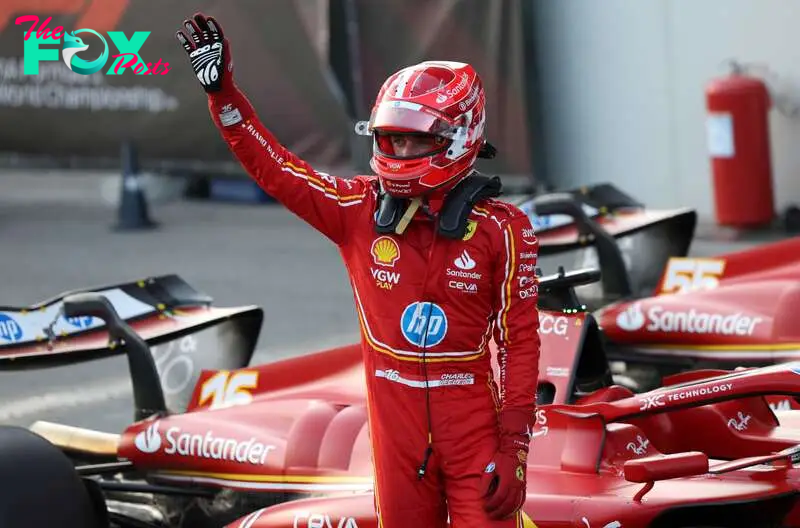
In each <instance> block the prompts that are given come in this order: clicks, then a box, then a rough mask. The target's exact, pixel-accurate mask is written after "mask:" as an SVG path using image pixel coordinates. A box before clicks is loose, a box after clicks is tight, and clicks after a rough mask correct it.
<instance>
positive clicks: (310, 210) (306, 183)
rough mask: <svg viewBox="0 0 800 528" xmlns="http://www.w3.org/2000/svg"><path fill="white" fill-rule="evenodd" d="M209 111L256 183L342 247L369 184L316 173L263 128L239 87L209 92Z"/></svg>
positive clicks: (358, 179)
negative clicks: (221, 91) (222, 91)
mask: <svg viewBox="0 0 800 528" xmlns="http://www.w3.org/2000/svg"><path fill="white" fill-rule="evenodd" d="M208 107H209V111H210V112H211V117H212V119H213V120H214V123H215V124H216V125H217V128H218V129H219V130H220V133H221V134H222V137H223V138H224V139H225V142H226V143H227V144H228V148H230V150H231V151H232V152H233V154H234V155H235V156H236V158H237V159H238V160H239V162H240V163H241V164H242V166H243V167H244V169H245V170H246V171H247V173H248V174H249V175H250V176H251V177H252V178H253V179H254V180H255V181H256V182H257V183H258V185H259V186H260V187H261V188H262V189H263V190H264V191H265V192H267V193H268V194H269V195H270V196H272V197H273V198H275V199H276V200H278V201H279V202H281V203H282V204H283V205H284V206H285V207H286V208H287V209H289V210H290V211H292V212H293V213H294V214H296V215H297V216H299V217H300V218H302V219H303V220H305V221H306V222H308V223H309V224H310V225H311V226H312V227H314V228H315V229H317V230H318V231H320V232H321V233H322V234H324V235H325V236H326V237H328V238H329V239H330V240H332V241H333V242H334V243H336V244H339V245H341V244H342V243H344V238H345V236H346V233H347V232H348V226H347V224H348V223H349V222H350V219H355V218H356V215H357V214H358V210H359V209H360V207H361V205H362V204H365V203H366V202H367V200H366V195H367V193H368V192H372V190H371V188H370V184H369V182H368V181H366V180H363V179H360V178H356V179H352V180H349V179H345V178H337V177H334V176H330V175H329V174H326V173H324V172H318V171H315V170H314V169H313V168H312V167H311V166H310V165H309V164H308V163H306V162H305V161H303V160H301V159H300V158H298V157H297V156H295V155H294V154H292V153H291V152H289V151H288V150H287V149H286V148H284V147H283V145H281V144H280V143H279V142H278V140H277V139H276V138H275V137H274V136H273V135H272V134H271V133H270V132H269V130H267V129H266V127H264V125H263V124H262V123H261V121H259V119H258V116H257V115H256V113H255V110H254V109H253V106H252V105H251V104H250V101H248V99H247V97H246V96H245V95H244V94H243V93H242V92H241V91H239V89H238V88H233V89H231V90H227V91H225V92H224V93H213V94H209V98H208Z"/></svg>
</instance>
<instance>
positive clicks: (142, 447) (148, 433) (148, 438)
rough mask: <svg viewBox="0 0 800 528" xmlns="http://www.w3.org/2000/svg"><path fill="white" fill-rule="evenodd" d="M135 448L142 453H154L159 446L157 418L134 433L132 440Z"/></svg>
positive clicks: (159, 437)
mask: <svg viewBox="0 0 800 528" xmlns="http://www.w3.org/2000/svg"><path fill="white" fill-rule="evenodd" d="M133 443H134V444H135V445H136V447H137V449H139V451H141V452H142V453H155V452H156V451H158V450H159V448H160V447H161V435H160V434H159V433H158V420H156V421H155V422H153V424H152V425H151V426H150V427H148V428H147V429H145V430H144V431H142V432H140V433H139V434H137V435H136V438H135V439H134V440H133Z"/></svg>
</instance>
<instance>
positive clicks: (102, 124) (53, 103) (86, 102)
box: [0, 0, 531, 173]
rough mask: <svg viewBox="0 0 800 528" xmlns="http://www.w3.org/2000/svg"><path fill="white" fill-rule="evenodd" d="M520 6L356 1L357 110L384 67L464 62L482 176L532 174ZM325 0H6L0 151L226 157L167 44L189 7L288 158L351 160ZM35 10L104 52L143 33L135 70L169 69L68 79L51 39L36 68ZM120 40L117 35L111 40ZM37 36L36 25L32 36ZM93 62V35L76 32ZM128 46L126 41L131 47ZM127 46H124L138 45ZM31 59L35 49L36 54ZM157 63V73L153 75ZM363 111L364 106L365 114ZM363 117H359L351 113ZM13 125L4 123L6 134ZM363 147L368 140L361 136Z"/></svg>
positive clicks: (0, 44)
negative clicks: (476, 102)
mask: <svg viewBox="0 0 800 528" xmlns="http://www.w3.org/2000/svg"><path fill="white" fill-rule="evenodd" d="M518 3H519V2H501V1H489V0H461V1H449V2H440V1H435V0H396V1H394V0H393V1H380V2H375V1H371V0H356V2H355V5H356V9H355V11H356V17H357V20H358V21H359V32H358V34H359V35H360V36H359V40H358V43H357V47H358V48H359V53H360V56H361V58H362V61H363V65H362V72H363V80H362V84H363V96H362V98H363V101H362V104H361V105H359V106H360V107H361V108H362V109H367V111H368V109H369V108H370V106H371V103H372V99H373V97H374V95H375V94H376V92H377V89H378V87H379V85H380V83H381V82H382V80H383V79H384V78H385V77H386V76H387V75H388V74H389V73H391V72H392V71H394V70H396V69H398V68H400V67H402V66H404V65H406V64H409V63H413V62H417V61H420V60H424V59H428V58H431V59H432V58H437V59H442V58H447V59H453V60H465V61H469V62H472V63H474V64H475V65H476V66H477V68H478V69H479V71H480V73H481V74H482V75H483V77H484V79H485V83H486V85H487V89H488V91H489V102H488V104H489V111H490V118H489V123H488V128H489V134H490V138H491V140H492V141H493V142H494V143H495V144H496V145H497V146H498V147H499V149H500V152H499V156H498V158H497V160H496V161H493V162H492V165H491V167H490V170H492V171H494V172H500V173H509V172H510V173H529V172H530V166H531V164H530V159H529V158H530V156H529V150H530V147H529V139H528V133H527V124H526V121H525V91H524V89H523V82H522V79H523V72H522V67H523V65H522V50H521V43H522V39H521V33H520V28H521V23H520V21H519V13H517V12H516V11H518V9H516V8H515V7H513V6H516V5H517V4H518ZM328 4H329V2H328V0H269V1H268V2H264V1H257V0H237V1H236V2H231V1H229V0H228V1H225V0H200V1H197V0H195V1H191V2H190V1H186V0H172V1H169V2H152V1H145V0H130V1H128V0H103V1H87V0H36V1H33V2H32V1H30V0H4V1H3V2H2V6H0V122H2V123H4V124H6V126H3V127H0V151H4V152H17V153H20V154H23V155H33V156H37V155H41V156H57V157H66V156H70V157H84V158H92V157H105V158H114V157H116V156H117V155H118V152H119V148H120V144H121V143H122V142H124V141H125V140H128V139H133V140H135V141H136V144H137V146H138V149H139V152H140V155H141V156H142V158H143V160H154V159H161V160H187V161H192V162H196V161H229V160H232V157H231V155H230V153H229V151H228V149H227V147H226V146H225V144H224V143H223V142H222V141H221V140H220V138H219V135H218V133H217V131H216V130H215V129H214V127H213V125H212V123H211V120H210V119H209V115H208V109H207V106H206V99H205V95H204V93H203V91H202V89H201V88H200V86H199V84H198V83H197V81H196V80H195V79H194V78H193V74H192V72H191V70H190V68H189V65H188V62H187V58H186V57H185V54H184V51H183V49H182V48H181V47H180V46H179V45H178V44H177V42H176V41H175V39H174V36H173V35H174V32H175V30H176V29H177V28H178V27H179V25H180V23H181V21H182V20H183V19H184V18H185V17H186V16H187V15H190V14H191V13H193V12H194V11H203V12H205V13H207V14H211V15H214V16H216V17H217V18H218V19H219V20H220V22H221V23H222V24H223V26H224V28H225V30H226V32H227V33H228V34H229V35H230V36H231V37H232V41H233V42H232V46H233V52H234V57H235V59H236V65H235V68H236V78H237V81H238V83H239V85H240V86H242V88H243V89H244V90H246V92H247V94H248V96H249V98H250V99H251V101H252V102H253V104H254V105H255V107H256V108H257V109H258V112H259V114H260V116H261V118H262V119H263V121H264V122H265V124H266V125H267V126H268V127H269V128H270V129H272V131H273V132H274V133H275V134H276V135H277V137H278V138H279V139H280V140H281V141H282V142H283V143H284V144H285V145H286V146H287V147H288V148H290V149H291V150H293V151H294V152H295V153H297V154H298V155H300V156H301V157H304V158H306V159H307V160H308V161H310V162H312V163H315V164H319V165H320V166H324V167H334V166H342V165H347V164H349V162H350V156H351V153H350V151H351V145H352V143H351V142H352V138H351V137H350V135H351V134H353V128H352V127H353V125H352V123H353V117H352V116H349V115H348V112H347V111H346V103H345V100H344V97H343V96H342V91H341V89H340V87H339V84H338V82H337V81H336V79H335V77H334V76H333V75H332V73H331V69H330V68H329V49H328V42H329V39H328V34H329V19H328V8H329V5H328ZM25 15H36V16H38V17H39V21H40V22H39V24H37V26H36V27H37V29H38V28H39V26H40V25H41V24H42V23H43V22H44V21H45V20H46V19H47V18H48V17H52V19H51V20H50V21H49V22H48V23H47V27H48V28H51V29H56V28H57V27H58V26H63V27H64V28H65V29H66V30H67V31H74V30H79V29H84V28H88V29H91V30H94V31H96V32H98V33H99V34H100V35H102V36H103V37H104V38H105V40H106V42H107V43H108V49H109V53H110V56H113V55H114V54H117V53H120V51H119V48H120V46H118V45H117V44H118V43H119V42H120V41H121V42H122V43H123V46H122V47H123V48H124V47H125V42H127V40H128V39H131V42H132V43H134V41H135V40H136V38H135V37H134V38H132V36H133V34H134V33H135V32H137V31H138V32H148V31H149V32H150V33H149V35H147V36H146V37H145V36H144V35H143V34H140V35H138V37H139V38H145V40H144V42H143V44H142V45H141V47H140V49H139V51H138V53H139V55H140V56H141V57H142V59H143V60H144V61H145V62H149V63H153V64H155V63H157V62H158V61H159V60H160V61H161V64H168V68H169V71H167V72H166V73H165V74H164V75H134V74H133V73H132V72H131V71H130V68H127V69H124V70H123V72H122V74H119V75H114V74H110V75H109V74H106V72H107V71H109V70H111V71H113V67H112V65H113V64H114V59H112V58H109V60H108V62H107V63H106V65H105V67H103V69H101V70H100V71H99V72H97V73H92V74H90V75H81V74H78V73H74V72H72V71H70V69H69V68H68V67H67V66H66V65H65V61H64V60H63V58H64V55H63V53H62V50H61V48H62V45H63V43H64V39H63V38H61V39H60V42H56V41H52V40H51V41H50V43H47V44H43V45H42V46H41V48H42V49H48V48H49V50H50V51H48V52H46V53H50V56H49V57H46V58H45V60H40V61H39V62H38V74H36V75H31V74H29V75H26V74H25V71H24V70H25V59H24V58H23V57H25V56H27V58H28V67H29V68H31V67H35V64H36V61H35V60H33V61H32V60H30V59H31V55H32V52H31V51H30V50H28V52H25V46H24V44H25V41H24V35H25V33H26V32H27V31H29V30H30V28H31V25H32V23H33V21H27V22H25V23H23V24H20V25H16V24H15V20H16V19H17V18H18V17H20V16H25ZM114 31H117V32H122V35H119V34H116V35H113V34H109V32H114ZM35 36H36V32H35V30H34V32H33V34H32V35H31V39H30V40H33V38H34V37H35ZM76 36H78V37H80V38H81V39H83V41H84V43H85V44H87V45H88V46H89V49H88V50H86V51H85V52H82V53H81V54H80V55H79V57H80V58H82V59H84V60H86V61H90V62H91V61H93V60H94V59H96V58H98V57H99V56H100V51H101V50H102V49H103V45H102V41H101V40H100V38H99V37H98V36H95V35H94V34H92V33H90V32H83V33H81V34H79V35H76ZM130 46H131V45H128V47H130ZM135 47H136V46H135V45H134V46H133V48H134V49H135ZM33 53H35V52H33ZM165 68H166V67H162V68H161V71H164V70H165ZM362 111H363V110H362ZM357 117H359V118H366V117H367V116H357ZM9 124H10V126H8V125H9ZM367 141H368V140H367Z"/></svg>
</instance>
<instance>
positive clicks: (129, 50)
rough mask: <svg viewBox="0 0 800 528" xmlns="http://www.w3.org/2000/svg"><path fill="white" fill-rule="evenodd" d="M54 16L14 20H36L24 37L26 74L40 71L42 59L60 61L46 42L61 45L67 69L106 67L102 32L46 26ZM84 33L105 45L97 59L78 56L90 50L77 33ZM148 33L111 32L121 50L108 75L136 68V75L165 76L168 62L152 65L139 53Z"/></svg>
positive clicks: (81, 70)
mask: <svg viewBox="0 0 800 528" xmlns="http://www.w3.org/2000/svg"><path fill="white" fill-rule="evenodd" d="M51 19H52V17H48V18H47V19H46V20H45V21H44V22H43V23H42V24H41V25H39V17H38V16H36V15H23V16H20V17H17V19H16V20H15V21H14V24H16V25H21V24H25V23H26V22H33V24H32V25H31V27H30V29H28V31H27V33H25V37H24V40H25V47H24V54H25V56H24V58H23V64H24V67H23V71H24V73H25V75H36V74H38V73H39V62H41V61H57V60H58V58H59V57H58V56H59V50H58V49H56V48H49V47H48V48H42V47H41V46H42V45H43V44H61V58H62V59H63V60H64V64H66V65H67V68H69V69H70V70H72V71H74V72H75V73H80V74H81V75H91V74H93V73H97V72H99V71H100V70H102V69H103V67H104V66H105V65H106V63H107V62H108V59H109V46H108V42H107V41H106V39H105V37H103V35H101V34H100V33H98V32H97V31H95V30H93V29H76V30H75V31H73V32H72V33H68V32H66V31H64V27H63V26H56V28H55V29H51V28H49V27H47V23H48V22H50V20H51ZM37 25H39V27H38V29H37V28H36V26H37ZM34 29H36V33H35V34H34V33H33V31H34ZM81 33H89V34H92V35H95V36H96V37H98V38H99V39H100V42H101V43H102V44H103V51H102V53H100V56H99V57H98V58H96V59H94V60H92V61H87V60H84V59H81V58H80V57H78V56H77V54H78V53H80V52H81V51H86V50H87V49H89V45H88V44H86V43H85V42H84V41H83V39H81V38H80V37H79V36H78V35H79V34H81ZM62 36H63V38H64V41H63V43H62V42H61V38H62ZM149 36H150V32H149V31H136V32H134V34H133V35H131V37H130V38H128V37H126V36H125V34H124V33H123V32H122V31H109V32H108V37H109V38H110V39H111V42H112V43H113V44H114V46H116V48H117V50H119V53H117V54H116V55H111V57H110V58H112V59H114V62H113V63H112V64H111V67H110V68H109V69H108V70H107V71H106V75H119V74H121V73H123V72H124V71H125V68H131V69H133V73H135V74H137V75H143V74H144V75H159V74H160V75H165V74H166V73H167V72H168V71H169V70H170V67H169V63H168V62H164V63H162V62H161V59H158V62H157V63H156V64H155V65H153V63H151V62H148V63H145V62H144V61H143V60H142V58H141V57H140V56H139V50H140V49H141V47H142V45H143V44H144V42H145V40H147V37H149ZM31 37H33V38H31Z"/></svg>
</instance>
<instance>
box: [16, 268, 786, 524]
mask: <svg viewBox="0 0 800 528" xmlns="http://www.w3.org/2000/svg"><path fill="white" fill-rule="evenodd" d="M597 279H598V274H597V273H596V272H592V271H588V272H574V273H569V274H561V275H557V276H551V277H544V278H543V279H542V281H541V285H540V291H541V292H542V297H541V305H542V315H541V322H542V326H541V328H542V341H543V348H544V354H543V357H542V366H541V371H542V380H541V384H540V388H539V389H540V390H539V395H538V397H539V400H540V404H541V407H540V409H539V411H538V413H537V426H536V428H535V429H534V430H533V431H532V432H531V436H532V440H533V442H534V445H533V449H532V451H531V452H532V455H531V457H530V459H529V476H530V478H529V482H530V486H529V490H528V498H527V502H526V504H525V512H526V513H527V515H528V517H529V519H528V520H527V522H528V523H529V525H530V526H539V527H566V526H570V527H573V526H574V527H586V526H588V527H590V528H591V527H605V528H616V527H629V526H646V527H662V526H663V527H666V526H670V527H680V526H683V527H687V526H704V527H711V526H714V527H732V526H765V527H767V526H769V527H774V526H800V522H798V519H797V514H796V512H795V510H794V509H795V508H796V505H797V502H798V501H797V495H798V491H800V476H798V474H797V470H795V469H794V468H793V467H792V463H793V462H792V459H793V458H794V457H795V456H796V455H797V453H798V449H797V448H796V444H797V443H798V438H800V420H797V419H796V418H791V419H789V420H788V422H787V423H789V422H791V423H793V424H794V425H795V426H796V427H793V426H792V425H791V424H789V425H783V424H781V423H779V421H778V420H777V419H776V418H775V414H774V413H773V412H772V411H771V409H770V408H769V407H768V406H767V405H766V404H764V403H763V400H762V399H761V396H762V395H765V394H787V395H789V396H796V395H797V394H799V393H800V384H798V383H796V381H795V380H796V379H798V378H797V376H798V374H796V373H795V372H794V371H793V370H792V367H791V366H781V367H772V368H766V369H753V370H748V371H744V372H735V373H726V374H722V373H719V372H700V373H695V374H691V376H694V377H697V378H698V379H696V380H688V379H683V380H677V382H680V383H679V384H678V385H675V386H671V387H668V388H665V389H661V390H658V391H654V392H649V393H645V394H639V395H633V394H631V393H630V392H627V391H626V390H625V389H624V388H622V387H619V386H612V384H611V378H610V372H609V368H608V363H607V361H606V359H605V357H604V352H603V347H602V342H601V340H600V333H599V331H598V328H597V324H596V322H595V320H594V318H593V317H592V315H591V314H589V313H587V312H582V311H578V310H576V305H575V301H576V298H575V292H574V287H576V286H579V285H581V284H586V283H589V282H591V281H596V280H597ZM143 284H145V285H146V286H147V287H146V288H143V287H140V290H137V289H136V288H135V287H134V285H125V286H123V287H120V288H119V289H120V290H121V291H122V292H123V293H126V294H127V295H128V296H129V297H131V298H133V299H135V300H138V301H140V302H142V303H143V304H144V305H146V306H150V307H151V308H149V309H147V308H145V307H144V306H140V309H141V310H140V311H139V312H136V311H134V312H133V313H136V314H137V315H131V316H130V317H129V318H128V319H129V321H127V322H126V321H125V320H124V316H121V315H120V314H128V312H126V311H125V310H126V309H127V308H126V307H127V306H128V305H127V304H126V303H130V302H131V301H130V299H128V298H127V297H119V298H114V297H113V295H111V294H109V293H108V291H109V290H111V291H113V290H115V288H109V289H107V290H106V291H105V293H104V294H94V293H92V294H85V295H81V294H77V295H71V296H68V297H67V298H65V299H64V298H60V299H57V300H54V301H53V302H51V303H50V304H47V305H46V306H45V307H44V308H40V310H43V311H48V310H51V309H52V310H54V311H55V312H54V313H55V314H59V313H60V314H59V316H58V317H63V320H64V321H67V322H69V321H72V322H73V323H74V322H76V321H82V322H83V324H84V325H85V326H86V328H83V329H80V330H75V329H72V330H65V332H66V336H65V337H61V338H55V339H53V338H52V333H51V339H49V340H44V341H42V342H40V343H36V341H35V340H33V341H24V340H22V339H21V340H20V343H19V346H16V347H13V346H12V347H6V348H5V349H4V350H2V351H0V357H2V358H4V359H10V358H14V357H18V358H19V359H20V360H22V359H24V358H26V357H27V358H38V359H39V360H49V359H52V358H61V359H65V358H66V357H74V356H73V354H78V353H85V354H95V355H96V354H102V353H105V354H109V353H116V352H117V351H119V350H124V352H125V354H126V356H127V358H128V363H129V366H130V370H131V375H132V381H133V389H134V403H135V406H136V417H137V421H136V422H135V423H134V424H132V425H131V426H130V427H128V428H127V429H126V430H125V431H124V432H123V433H122V434H121V435H113V434H107V433H102V432H97V431H86V430H83V429H77V428H73V427H69V426H64V425H58V424H52V423H45V422H38V423H36V424H34V425H33V426H32V427H31V429H32V430H33V431H34V432H35V433H38V434H31V433H30V432H29V431H25V430H19V429H15V428H5V429H0V444H2V445H3V447H4V448H3V449H2V450H0V476H2V477H3V478H5V479H6V480H13V481H15V482H17V483H18V485H16V486H14V487H13V488H11V489H9V490H7V492H6V493H4V494H3V499H1V500H2V501H6V502H0V506H3V507H5V508H6V509H5V510H4V509H3V508H0V511H12V512H13V513H14V516H12V517H13V518H11V519H10V521H9V522H8V523H6V526H9V527H11V528H16V527H17V526H30V525H31V523H32V522H33V523H34V524H36V523H35V519H37V515H41V514H42V512H43V511H44V512H45V513H47V512H50V513H52V512H53V511H59V512H61V513H62V514H63V515H62V517H65V516H68V515H70V514H73V515H76V516H77V517H73V518H77V519H79V520H78V521H76V522H74V523H73V524H72V525H73V526H77V527H84V526H86V527H88V526H117V527H151V528H153V527H158V528H163V527H168V526H215V527H220V526H222V525H224V524H228V525H229V526H231V527H234V526H236V527H239V528H245V527H247V528H266V527H292V528H293V527H297V526H303V527H311V526H314V527H317V526H320V527H322V526H337V527H351V528H352V527H360V528H368V527H375V526H377V521H376V519H375V514H374V510H373V507H372V494H371V489H372V476H371V464H370V460H369V457H370V454H369V444H368V441H367V424H366V412H365V395H364V390H365V384H364V371H363V364H362V362H361V356H360V350H359V348H358V346H357V345H351V346H346V347H341V348H337V349H332V350H327V351H322V352H319V353H315V354H310V355H307V356H301V357H297V358H293V359H289V360H284V361H279V362H275V363H271V364H267V365H256V366H241V367H240V368H223V369H216V368H212V369H205V370H202V371H201V372H198V373H192V374H193V375H194V374H197V375H198V377H197V381H196V383H194V384H193V389H192V391H191V393H190V395H189V397H188V398H187V400H186V401H187V402H188V404H187V407H188V408H187V409H186V410H185V412H181V411H179V410H175V409H173V410H172V411H170V410H169V408H170V406H169V404H168V398H167V397H165V395H164V390H163V387H164V386H165V373H166V372H167V370H166V369H164V367H163V365H164V363H163V362H162V366H161V367H160V368H159V366H158V362H157V360H154V359H153V354H152V353H151V350H150V345H152V342H153V341H155V340H161V341H162V342H175V341H176V340H178V339H184V338H185V337H186V336H187V335H191V333H192V332H196V331H197V329H198V328H201V327H202V325H203V324H207V325H208V327H207V328H205V329H204V330H203V331H206V330H209V329H212V328H219V327H221V326H223V325H234V324H238V325H242V321H243V320H245V319H247V317H244V316H242V315H241V314H246V315H247V316H249V318H251V319H252V318H253V317H256V316H255V315H254V314H257V313H259V312H257V311H255V310H256V309H253V308H249V309H231V310H222V311H220V310H221V309H217V308H213V307H210V306H208V300H207V299H205V298H204V297H202V296H199V295H197V294H196V293H195V292H193V291H192V290H191V289H190V288H189V287H188V285H186V284H185V283H181V282H180V281H179V280H178V279H177V278H175V277H170V278H157V279H153V280H149V281H145V282H144V283H143ZM123 300H124V301H123ZM145 301H146V302H145ZM50 306H53V307H54V308H50ZM137 306H138V305H137ZM5 313H6V314H8V313H11V316H15V314H16V319H15V320H21V318H20V316H19V315H18V314H17V313H16V312H13V311H12V312H9V311H6V312H5ZM25 313H26V314H27V313H30V311H25ZM51 315H52V314H51ZM58 317H56V319H54V320H55V321H56V322H55V323H54V324H63V321H62V320H61V319H59V318H58ZM89 318H91V319H89ZM101 321H104V324H103V323H102V322H101ZM201 321H205V323H201ZM95 323H96V324H95ZM37 325H38V323H37ZM245 326H247V325H245ZM36 328H37V326H36V325H33V323H30V324H29V325H28V326H26V327H25V330H23V331H22V334H20V336H25V335H27V330H30V331H35V330H36ZM50 328H51V329H52V326H51V327H50ZM232 328H233V327H231V326H229V327H228V329H227V330H228V331H227V332H221V331H220V332H216V333H215V335H216V336H217V337H218V338H219V337H220V336H222V335H230V334H243V333H246V332H242V331H241V330H239V331H232ZM34 333H35V332H34ZM197 335H199V334H197ZM149 340H150V342H149ZM170 340H171V341H170ZM234 341H235V340H234ZM109 343H111V346H109ZM120 345H123V346H120ZM249 352H252V350H248V347H246V346H240V347H239V356H240V357H244V356H247V355H248V354H249ZM218 353H219V352H218ZM223 355H224V354H223ZM176 357H183V356H176ZM189 357H190V358H193V359H195V360H197V362H195V363H194V364H195V365H197V364H198V362H199V361H200V360H201V359H202V358H201V357H200V356H199V355H197V356H195V355H193V354H189ZM172 359H173V361H172V362H171V363H170V364H175V362H174V359H175V358H172ZM248 360H249V358H248ZM16 362H17V361H16V360H15V361H14V363H16ZM17 366H19V364H17ZM689 375H690V374H686V375H685V376H689ZM704 376H711V377H705V378H704ZM793 415H794V413H793V412H790V413H789V416H790V417H792V416H793ZM720 423H722V425H721V426H720ZM675 424H681V425H680V427H677V426H676V425H675ZM703 428H706V429H707V430H708V431H709V433H708V434H703V432H702V431H703ZM26 435H27V436H26ZM43 438H46V439H47V440H49V443H48V442H44V440H43ZM54 446H57V448H59V449H60V450H61V452H59V451H58V450H57V449H56V452H55V453H53V450H54V449H55V447H54ZM57 455H58V456H57ZM64 455H68V456H69V457H70V458H69V459H71V460H72V461H73V463H75V464H77V470H76V471H77V474H78V475H80V476H81V478H82V480H83V484H81V482H80V481H78V480H77V479H76V478H75V472H76V471H74V470H73V469H72V467H71V465H69V464H68V465H69V466H70V467H65V465H64V460H69V459H67V458H66V457H64ZM23 457H24V459H25V460H26V464H25V465H24V466H23V465H21V464H19V460H21V459H23ZM59 457H60V458H59ZM45 462H47V463H45ZM31 468H33V469H34V470H38V475H39V477H40V478H38V479H37V480H36V481H35V482H34V483H31V484H30V485H26V484H25V483H26V482H30V479H29V478H28V476H29V475H30V474H31V472H32V469H31ZM67 470H69V471H67ZM26 479H27V480H26ZM44 479H47V482H50V483H54V486H55V485H56V484H58V485H59V488H58V489H60V490H62V491H60V492H59V493H55V492H54V493H52V494H50V495H49V496H48V498H47V499H48V501H49V503H51V507H49V508H47V509H46V510H43V509H41V508H39V509H36V508H33V509H26V508H25V507H24V505H25V504H26V498H27V499H28V500H29V501H30V497H31V496H36V493H37V492H38V493H39V495H38V497H39V500H40V501H41V500H42V496H41V493H42V492H41V491H40V490H41V486H40V483H41V482H42V481H43V480H44ZM76 490H83V491H76ZM30 502H33V503H35V501H30ZM76 505H83V506H81V507H79V508H77V510H78V511H77V513H76V511H75V510H76ZM68 506H69V507H68ZM98 506H101V507H98ZM70 507H71V508H70ZM62 510H63V512H62ZM15 520H16V522H17V524H13V523H14V522H15ZM534 523H535V524H534Z"/></svg>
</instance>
